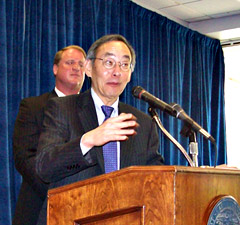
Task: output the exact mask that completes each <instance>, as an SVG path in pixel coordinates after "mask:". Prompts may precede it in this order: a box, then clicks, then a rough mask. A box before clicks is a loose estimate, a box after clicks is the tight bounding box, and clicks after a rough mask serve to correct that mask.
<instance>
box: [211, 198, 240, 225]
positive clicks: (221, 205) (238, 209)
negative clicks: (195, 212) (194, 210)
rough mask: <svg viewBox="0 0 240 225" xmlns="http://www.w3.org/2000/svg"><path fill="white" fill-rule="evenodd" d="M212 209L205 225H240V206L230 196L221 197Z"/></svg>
mask: <svg viewBox="0 0 240 225" xmlns="http://www.w3.org/2000/svg"><path fill="white" fill-rule="evenodd" d="M212 207H213V208H212V211H211V213H210V215H209V218H208V223H207V225H240V206H239V204H238V202H237V201H236V200H235V199H234V198H233V197H232V196H222V197H221V198H220V199H218V200H215V201H214V202H213V204H212Z"/></svg>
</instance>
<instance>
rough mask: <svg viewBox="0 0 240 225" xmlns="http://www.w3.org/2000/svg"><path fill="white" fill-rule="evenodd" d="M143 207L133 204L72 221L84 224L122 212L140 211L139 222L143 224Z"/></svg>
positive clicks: (80, 224) (78, 224) (79, 224)
mask: <svg viewBox="0 0 240 225" xmlns="http://www.w3.org/2000/svg"><path fill="white" fill-rule="evenodd" d="M144 209H145V206H144V205H143V206H133V207H128V208H124V209H119V210H114V211H111V212H107V213H102V214H98V215H94V216H88V217H85V218H82V219H77V220H74V222H75V225H84V224H88V223H93V222H97V221H101V220H104V219H109V218H113V217H117V216H121V215H124V214H129V213H133V212H137V211H140V212H141V224H144Z"/></svg>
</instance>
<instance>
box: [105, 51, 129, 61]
mask: <svg viewBox="0 0 240 225" xmlns="http://www.w3.org/2000/svg"><path fill="white" fill-rule="evenodd" d="M106 56H115V55H114V54H113V53H111V52H106V53H105V54H104V55H103V57H106ZM122 58H126V59H129V60H130V56H129V55H124V56H122Z"/></svg>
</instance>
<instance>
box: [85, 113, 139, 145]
mask: <svg viewBox="0 0 240 225" xmlns="http://www.w3.org/2000/svg"><path fill="white" fill-rule="evenodd" d="M136 120H137V119H136V117H135V116H134V115H132V114H130V113H121V114H120V115H119V116H117V117H112V118H109V119H107V120H106V121H105V122H104V123H103V124H102V125H100V126H99V127H97V128H96V129H94V130H91V131H89V132H87V133H86V134H85V135H84V138H83V139H82V142H83V143H84V144H85V145H86V146H88V147H93V146H101V145H104V144H106V143H108V142H110V141H125V140H127V139H128V137H129V136H132V135H136V133H137V132H136V129H137V127H139V124H138V123H137V121H136Z"/></svg>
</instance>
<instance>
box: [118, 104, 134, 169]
mask: <svg viewBox="0 0 240 225" xmlns="http://www.w3.org/2000/svg"><path fill="white" fill-rule="evenodd" d="M120 113H129V107H128V106H127V105H126V104H123V103H121V102H119V114H120ZM120 149H121V150H120V161H121V163H120V165H121V166H120V168H124V167H127V166H130V162H131V160H130V159H131V158H132V156H133V138H132V137H129V139H128V140H127V141H122V142H120Z"/></svg>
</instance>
